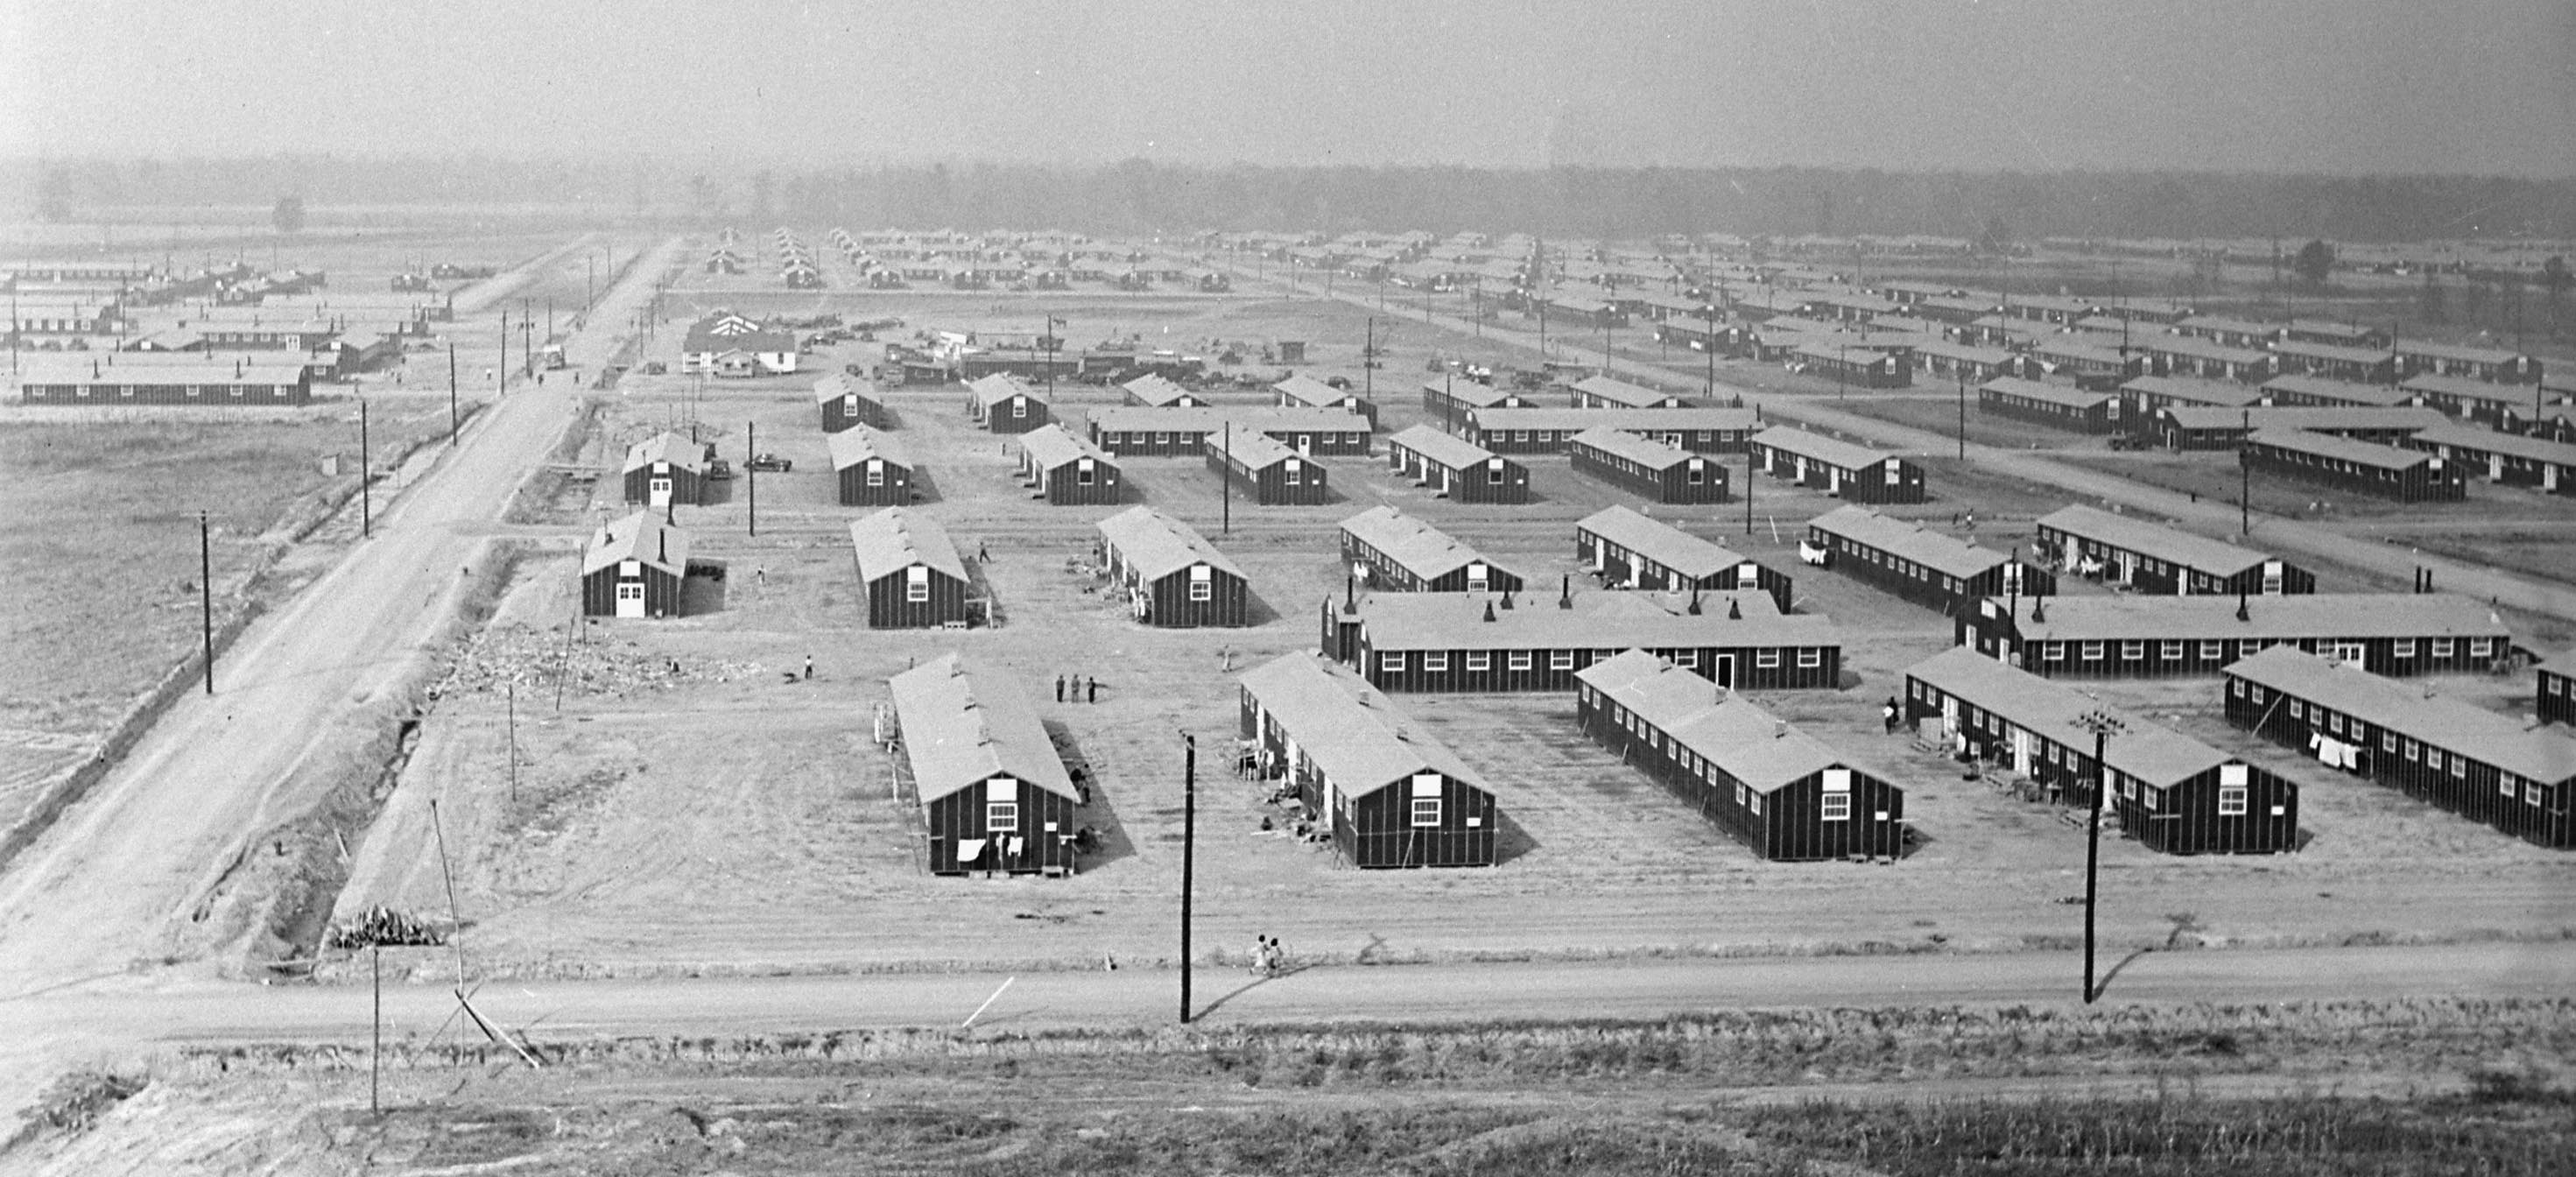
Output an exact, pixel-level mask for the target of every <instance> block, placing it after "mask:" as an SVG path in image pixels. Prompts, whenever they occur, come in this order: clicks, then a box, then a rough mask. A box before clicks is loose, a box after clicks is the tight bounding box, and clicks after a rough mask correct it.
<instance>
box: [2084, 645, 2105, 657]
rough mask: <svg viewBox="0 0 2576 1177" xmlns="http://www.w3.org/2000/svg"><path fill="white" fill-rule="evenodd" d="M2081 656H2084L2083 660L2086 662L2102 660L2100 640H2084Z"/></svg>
mask: <svg viewBox="0 0 2576 1177" xmlns="http://www.w3.org/2000/svg"><path fill="white" fill-rule="evenodd" d="M2083 656H2084V660H2085V661H2087V662H2099V661H2101V660H2102V643H2100V642H2086V643H2084V648H2083Z"/></svg>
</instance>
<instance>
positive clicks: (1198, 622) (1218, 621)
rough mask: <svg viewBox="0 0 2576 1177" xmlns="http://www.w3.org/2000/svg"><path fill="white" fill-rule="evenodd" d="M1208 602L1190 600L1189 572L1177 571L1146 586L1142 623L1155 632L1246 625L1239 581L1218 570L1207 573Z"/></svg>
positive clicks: (1243, 597)
mask: <svg viewBox="0 0 2576 1177" xmlns="http://www.w3.org/2000/svg"><path fill="white" fill-rule="evenodd" d="M1208 576H1209V589H1208V598H1209V599H1207V600H1204V601H1193V600H1191V599H1190V570H1189V569H1187V568H1184V569H1181V570H1180V571H1178V572H1175V573H1173V574H1171V575H1169V576H1166V577H1163V578H1162V579H1160V580H1153V581H1148V582H1146V585H1145V596H1146V598H1147V600H1148V601H1149V602H1150V604H1149V609H1150V612H1148V613H1147V614H1146V616H1145V623H1146V624H1147V625H1151V626H1154V627H1156V628H1159V629H1199V628H1211V627H1214V628H1232V627H1237V626H1242V625H1245V624H1248V623H1247V622H1246V621H1245V619H1244V617H1245V611H1246V610H1245V606H1246V592H1245V588H1244V583H1243V578H1242V577H1240V576H1236V575H1234V574H1233V573H1230V572H1227V571H1226V570H1225V569H1222V568H1210V569H1209V570H1208Z"/></svg>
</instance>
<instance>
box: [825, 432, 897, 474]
mask: <svg viewBox="0 0 2576 1177" xmlns="http://www.w3.org/2000/svg"><path fill="white" fill-rule="evenodd" d="M823 443H824V444H825V445H827V446H829V447H831V450H832V469H833V470H835V471H840V470H847V469H849V468H850V467H852V466H856V465H858V464H859V463H861V462H865V461H867V460H868V459H870V458H881V459H884V460H885V461H888V462H892V463H894V464H895V465H897V466H902V467H905V468H906V469H909V468H911V466H912V454H911V451H910V449H909V448H908V447H906V446H905V445H904V444H903V439H902V438H900V437H896V436H895V435H894V434H891V433H886V432H883V431H881V430H878V429H874V428H871V427H869V426H866V425H859V426H854V427H852V428H849V429H844V430H842V431H840V432H839V433H826V434H824V435H823Z"/></svg>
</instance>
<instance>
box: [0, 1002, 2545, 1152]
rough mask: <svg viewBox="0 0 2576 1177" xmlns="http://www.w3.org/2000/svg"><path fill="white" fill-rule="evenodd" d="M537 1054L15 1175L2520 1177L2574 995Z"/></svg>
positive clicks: (363, 1056)
mask: <svg viewBox="0 0 2576 1177" xmlns="http://www.w3.org/2000/svg"><path fill="white" fill-rule="evenodd" d="M534 1047H535V1049H536V1052H537V1054H538V1057H539V1060H540V1061H541V1062H542V1063H543V1066H542V1067H541V1068H531V1067H529V1066H527V1065H526V1064H525V1063H524V1062H523V1061H522V1060H521V1059H520V1058H519V1057H518V1056H517V1055H516V1054H515V1052H513V1051H510V1050H508V1049H506V1048H503V1047H499V1046H493V1045H489V1044H485V1043H482V1042H479V1041H478V1042H475V1043H463V1042H459V1041H457V1040H456V1039H455V1038H454V1037H453V1036H450V1037H449V1039H447V1040H446V1041H445V1042H444V1043H443V1044H423V1045H406V1046H403V1047H400V1048H397V1049H395V1050H393V1051H391V1052H389V1055H388V1057H387V1059H386V1070H385V1076H384V1083H385V1086H384V1092H385V1100H386V1112H385V1113H384V1114H383V1115H381V1116H379V1115H375V1114H372V1113H370V1112H369V1111H368V1110H367V1090H368V1087H367V1084H368V1074H367V1063H368V1057H367V1053H366V1051H365V1049H364V1048H363V1047H344V1046H318V1047H317V1046H309V1045H302V1044H293V1045H278V1046H268V1047H221V1048H216V1047H194V1048H189V1049H186V1050H184V1051H182V1052H180V1053H178V1054H176V1055H173V1056H170V1057H167V1058H164V1059H162V1060H159V1061H158V1062H156V1063H155V1064H153V1065H152V1066H151V1068H150V1071H149V1074H148V1076H147V1075H143V1074H139V1073H138V1074H122V1075H108V1076H97V1075H93V1076H88V1077H87V1078H86V1079H85V1080H84V1081H81V1082H74V1083H67V1084H66V1085H64V1086H63V1087H62V1088H60V1089H58V1094H57V1102H59V1103H60V1104H61V1107H60V1108H59V1109H56V1110H55V1111H54V1112H53V1113H52V1114H50V1115H44V1116H40V1117H38V1118H34V1119H32V1120H31V1123H30V1130H29V1131H28V1132H27V1134H26V1136H25V1137H24V1139H23V1140H22V1142H21V1144H20V1145H19V1146H18V1147H17V1148H16V1149H15V1150H8V1151H5V1152H0V1161H6V1162H11V1163H13V1164H16V1165H17V1166H18V1167H21V1168H26V1169H28V1170H30V1171H35V1172H55V1173H77V1172H88V1171H100V1170H110V1169H114V1170H117V1171H152V1170H153V1168H154V1166H155V1165H156V1164H159V1163H161V1162H162V1161H163V1160H164V1159H165V1158H163V1157H162V1156H161V1154H160V1153H158V1152H156V1151H155V1150H156V1149H159V1148H162V1147H165V1146H164V1145H162V1144H161V1143H160V1142H164V1141H181V1142H185V1144H186V1147H188V1148H190V1149H194V1150H197V1151H195V1152H192V1153H190V1154H188V1155H189V1157H191V1158H194V1157H202V1156H207V1155H215V1154H227V1153H228V1154H235V1155H241V1156H257V1157H261V1158H264V1161H263V1164H271V1163H275V1166H274V1167H277V1168H281V1169H282V1170H283V1171H316V1172H327V1171H348V1170H351V1169H354V1168H358V1167H362V1166H363V1167H368V1169H369V1171H389V1172H427V1171H466V1170H471V1169H474V1168H476V1167H491V1168H494V1169H508V1170H511V1171H542V1172H549V1173H571V1174H594V1173H595V1174H603V1175H605V1174H621V1175H622V1174H629V1173H638V1172H712V1171H723V1172H732V1173H768V1172H814V1171H828V1172H847V1173H884V1174H910V1173H957V1174H982V1175H989V1177H1017V1175H1020V1174H1030V1175H1035V1174H1041V1173H1045V1174H1059V1173H1103V1174H1175V1173H1284V1174H1305V1173H1315V1174H1324V1173H1353V1172H1363V1173H1411V1174H1466V1173H1499V1172H1509V1173H1512V1174H1515V1175H1516V1177H1530V1175H1542V1177H1543V1175H1549V1174H1559V1173H1562V1174H1578V1173H1582V1174H1611V1175H1618V1174H1631V1173H1635V1174H1681V1173H1724V1174H1775V1173H1777V1174H1789V1173H1814V1172H1885V1173H1901V1174H1934V1173H1967V1172H1975V1173H1985V1172H2004V1173H2014V1174H2030V1175H2040V1174H2060V1173H2063V1174H2097V1173H2098V1174H2183V1173H2205V1172H2263V1173H2289V1174H2308V1173H2314V1174H2327V1173H2354V1172H2357V1173H2389V1174H2412V1173H2428V1174H2429V1173H2460V1172H2483V1173H2504V1174H2514V1173H2542V1172H2551V1171H2554V1170H2555V1167H2556V1163H2557V1162H2558V1161H2560V1160H2562V1159H2563V1158H2564V1157H2565V1156H2566V1155H2568V1149H2569V1146H2570V1145H2576V1099H2571V1097H2570V1095H2569V1086H2568V1080H2567V1077H2566V1073H2565V1072H2566V1067H2567V1060H2569V1059H2571V1058H2576V999H2567V1000H2552V1001H2459V1000H2410V1001H2398V1002H2348V1003H2317V1004H2301V1005H2288V1006H2206V1007H2193V1008H2167V1009H2148V1008H2131V1009H2110V1010H2082V1009H2027V1008H2012V1009H2000V1010H1972V1009H1957V1008H1938V1009H1891V1010H1858V1009H1842V1010H1832V1009H1824V1010H1797V1011H1782V1012H1743V1013H1725V1014H1705V1015H1693V1016H1688V1017H1676V1018H1668V1019H1660V1020H1650V1021H1613V1020H1600V1021H1582V1022H1544V1023H1543V1022H1528V1023H1511V1024H1499V1023H1498V1024H1486V1025H1455V1024H1437V1025H1316V1026H1297V1025H1284V1026H1270V1027H1247V1028H1241V1029H1233V1030H1228V1031H1224V1032H1220V1033H1213V1034H1201V1033H1197V1032H1194V1031H1186V1030H1179V1029H1170V1028H1161V1029H1143V1028H1139V1029H1126V1030H1079V1031H1071V1030H1069V1031H1057V1032H1047V1033H991V1032H985V1033H981V1034H978V1033H966V1032H957V1031H945V1030H916V1031H891V1032H848V1033H832V1034H815V1035H774V1036H750V1037H739V1038H629V1039H594V1040H582V1041H572V1042H545V1041H538V1042H536V1043H534ZM146 1078H148V1080H149V1083H148V1085H147V1084H146V1083H145V1082H144V1080H145V1079H146ZM2346 1091H2353V1092H2366V1093H2373V1094H2367V1095H2363V1094H2344V1092H2346ZM138 1092H139V1093H140V1094H137V1093H138ZM219 1140H220V1141H228V1142H229V1143H213V1142H211V1141H219ZM288 1159H291V1160H293V1161H294V1162H295V1164H296V1165H301V1166H303V1167H302V1168H296V1167H294V1165H286V1164H283V1161H284V1160H288ZM1820 1165H1821V1166H1822V1167H1819V1166H1820ZM1837 1165H1849V1166H1858V1168H1856V1169H1853V1168H1838V1167H1836V1166H1837Z"/></svg>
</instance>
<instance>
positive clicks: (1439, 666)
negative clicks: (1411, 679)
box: [1422, 650, 1449, 674]
mask: <svg viewBox="0 0 2576 1177" xmlns="http://www.w3.org/2000/svg"><path fill="white" fill-rule="evenodd" d="M1422 672H1423V673H1424V674H1447V673H1449V652H1448V651H1447V650H1425V651H1423V652H1422Z"/></svg>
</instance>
